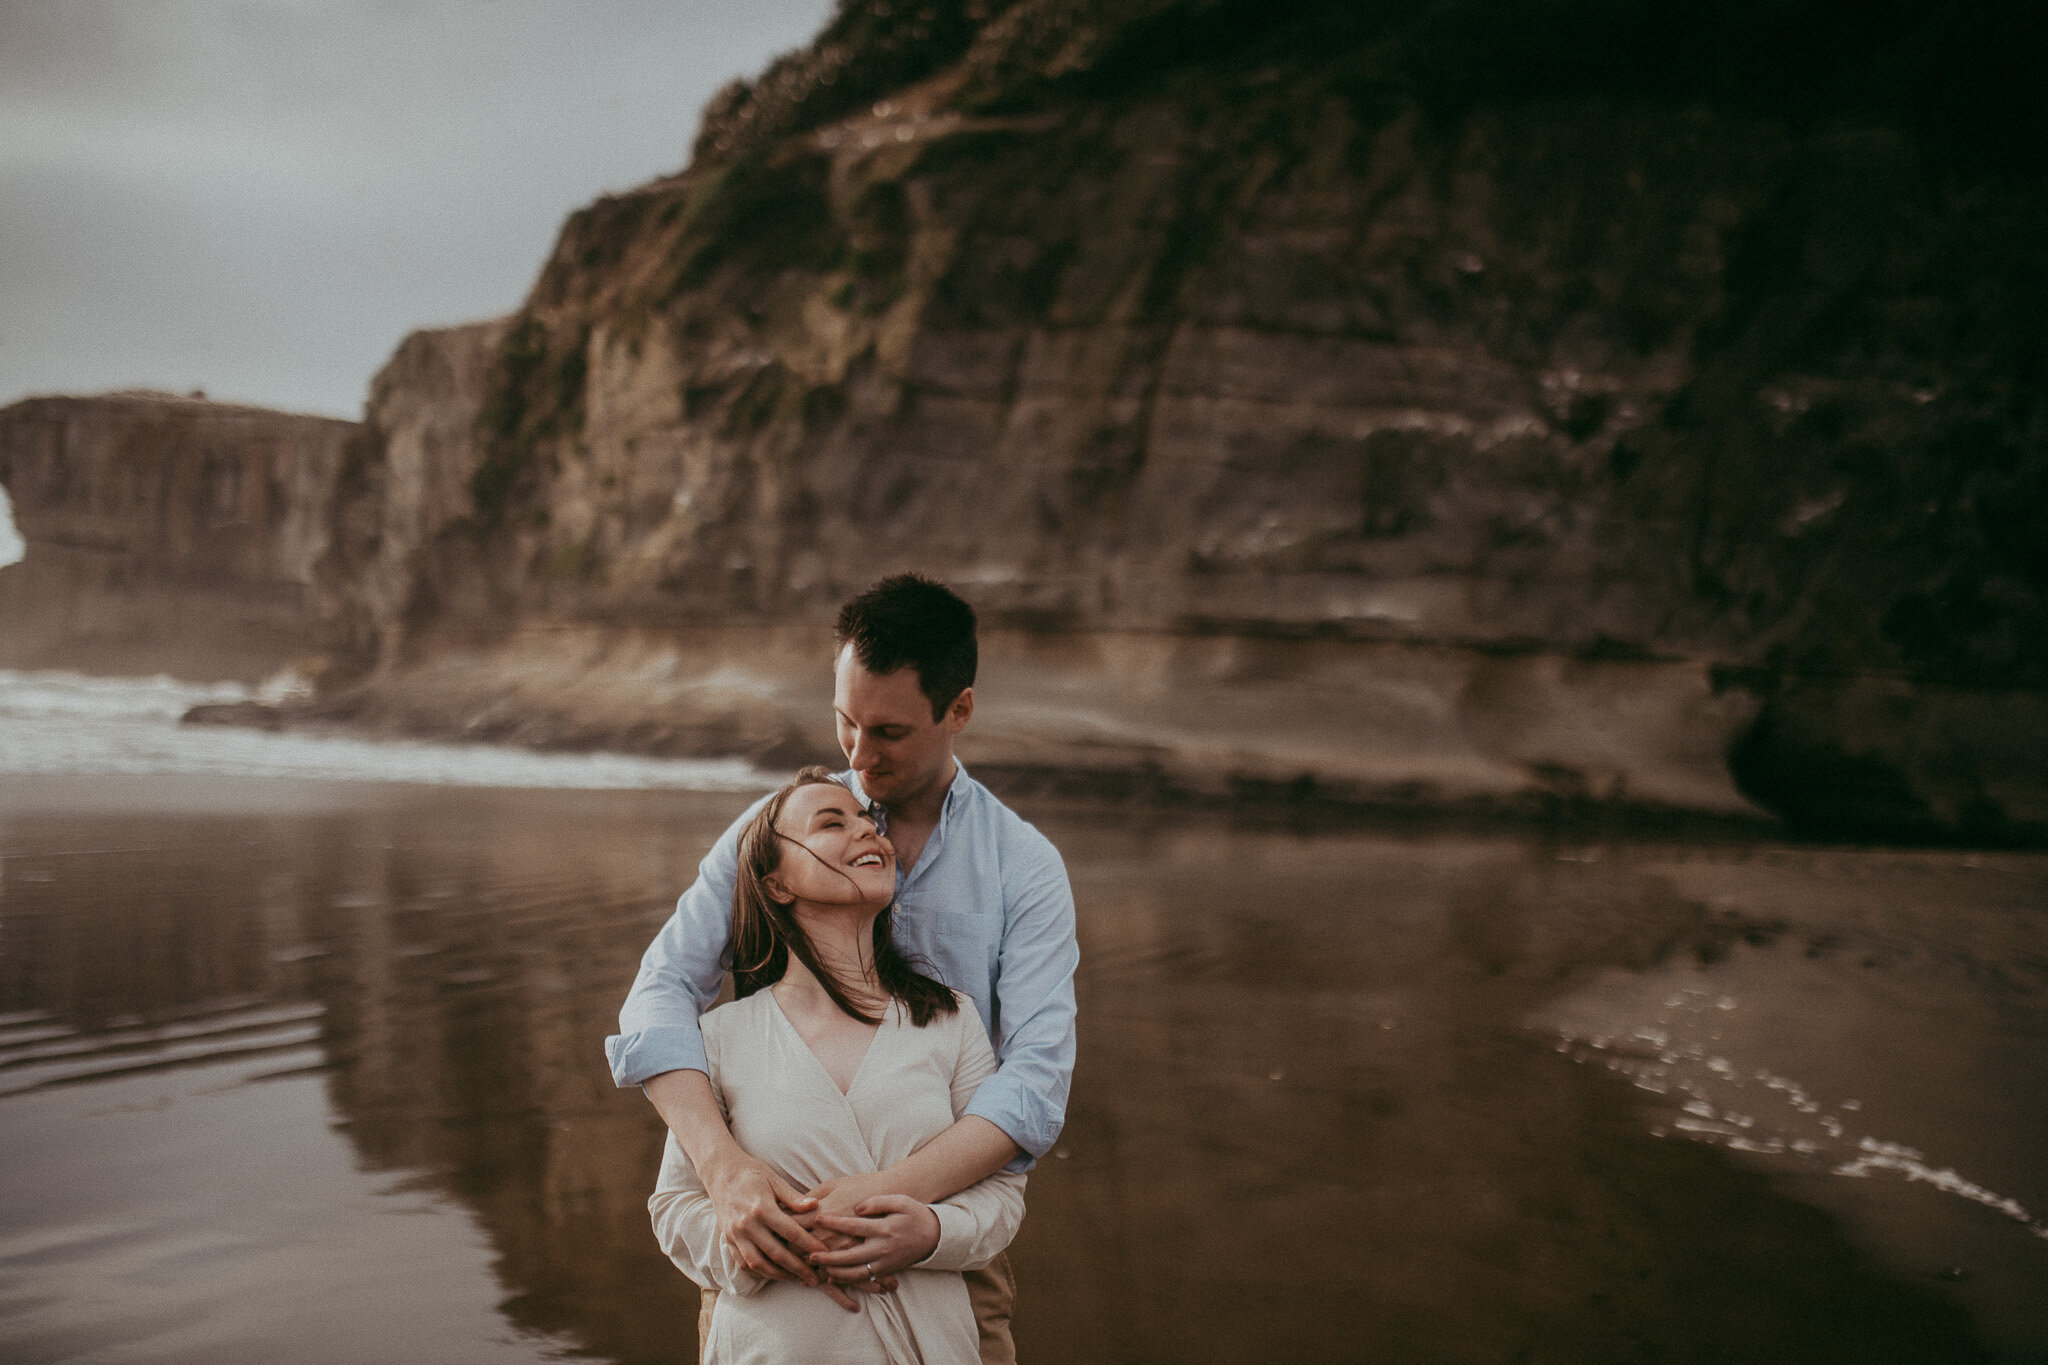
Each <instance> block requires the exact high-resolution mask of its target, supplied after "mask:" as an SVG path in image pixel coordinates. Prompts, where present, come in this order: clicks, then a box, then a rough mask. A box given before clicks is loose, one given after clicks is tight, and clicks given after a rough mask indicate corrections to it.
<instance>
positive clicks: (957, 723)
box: [944, 687, 974, 735]
mask: <svg viewBox="0 0 2048 1365" xmlns="http://www.w3.org/2000/svg"><path fill="white" fill-rule="evenodd" d="M973 714H974V689H973V688H971V687H963V688H961V689H960V695H959V696H957V697H955V698H953V704H952V705H951V706H949V707H947V708H946V719H945V722H944V724H945V726H946V728H947V729H948V730H950V731H952V732H953V733H954V734H956V735H957V734H959V733H960V732H961V731H962V730H964V729H966V728H967V721H968V718H969V717H971V716H973Z"/></svg>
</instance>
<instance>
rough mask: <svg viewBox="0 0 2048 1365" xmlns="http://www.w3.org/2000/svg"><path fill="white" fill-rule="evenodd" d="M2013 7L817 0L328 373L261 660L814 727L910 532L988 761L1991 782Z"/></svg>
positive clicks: (691, 731) (1840, 782) (2009, 549)
mask: <svg viewBox="0 0 2048 1365" xmlns="http://www.w3.org/2000/svg"><path fill="white" fill-rule="evenodd" d="M2030 13H2031V12H2030V11H2029V10H2027V8H2026V7H2024V6H2020V5H2011V4H2002V3H1996V2H1995V0H1970V3H1967V4H1965V5H1963V6H1961V7H1960V8H1952V9H1950V10H1946V11H1943V12H1942V14H1941V15H1940V16H1938V17H1937V16H1933V15H1922V14H1919V13H1917V12H1909V10H1908V9H1906V8H1905V7H1882V6H1881V7H1880V8H1879V9H1878V10H1876V11H1872V10H1870V9H1868V8H1867V7H1853V8H1852V7H1849V6H1847V5H1844V4H1840V3H1822V0H1800V2H1799V3H1793V4H1785V3H1780V2H1779V0H1772V2H1771V3H1765V0H1733V2H1732V3H1727V4H1720V5H1715V6H1705V5H1693V4H1678V5H1675V6H1663V7H1652V8H1645V7H1631V6H1615V5H1611V4H1605V3H1596V2H1595V0H1556V3H1553V4H1547V5H1543V6H1537V7H1527V6H1524V7H1491V8H1487V7H1476V6H1471V5H1469V4H1464V3H1458V2H1457V0H1409V2H1408V3H1402V4H1394V5H1385V6H1360V5H1356V4H1352V3H1349V2H1348V0H1282V2H1281V3H1248V2H1247V0H1010V2H1008V3H1006V2H1005V0H923V2H922V3H909V4H903V3H897V2H896V0H890V3H886V4H885V3H882V0H849V2H848V3H846V4H844V5H842V7H841V8H840V9H839V11H838V12H837V13H836V14H835V17H834V18H833V19H832V21H831V22H830V23H829V24H828V26H827V28H826V30H825V31H824V33H823V34H821V36H820V37H819V39H818V40H817V42H816V43H814V44H813V45H812V46H811V47H810V48H808V49H806V50H805V51H803V52H799V53H794V54H791V55H790V56H788V57H786V58H783V59H781V60H780V61H778V62H777V63H776V64H775V65H774V66H772V67H771V68H770V69H769V71H768V72H767V73H765V74H764V75H763V76H762V77H761V78H760V79H759V80H758V81H755V82H751V83H748V82H742V83H738V84H736V85H735V86H733V87H732V88H730V89H728V90H727V91H725V92H723V93H722V94H721V95H720V96H719V98H718V99H717V100H716V101H715V102H714V104H713V106H712V108H711V109H710V110H708V111H707V113H706V117H705V122H704V128H703V133H702V136H701V137H700V139H699V142H698V146H697V149H696V156H695V160H694V161H693V163H692V164H691V166H690V167H689V168H688V169H687V170H685V171H684V172H682V173H680V174H678V175H676V176H673V177H669V178H666V179H663V180H659V181H656V182H654V183H652V184H649V185H646V186H643V187H641V188H639V189H637V190H634V191H631V192H628V193H625V194H620V195H616V196H611V197H608V198H605V199H602V200H600V201H598V202H597V203H595V204H592V205H590V206H588V207H587V208H584V209H582V210H580V211H579V212H577V213H575V214H574V215H572V216H571V217H570V219H569V221H568V223H567V224H566V226H565V227H564V229H563V232H562V235H561V238H560V240H559V242H558V243H557V245H556V248H555V251H554V253H553V255H552V256H551V258H550V260H549V261H548V263H547V265H546V267H545V268H544V270H543V271H542V273H541V276H540V278H539V280H538V281H537V282H536V284H535V286H534V289H533V292H532V294H531V295H530V297H529V298H528V300H527V302H526V304H525V306H524V307H523V308H522V309H521V310H520V311H519V312H518V313H517V314H516V315H515V316H513V317H511V318H509V319H504V320H501V321H497V322H491V323H484V324H479V325H476V326H473V327H468V328H458V329H451V330H447V331H440V332H427V333H421V334H418V335H416V336H414V337H412V338H410V339H408V340H407V342H406V343H405V344H404V345H403V346H402V347H401V348H400V350H399V352H398V353H397V354H396V355H395V356H394V357H393V359H392V361H391V362H390V364H389V365H387V367H386V368H385V370H384V371H383V372H382V373H381V374H380V375H379V376H378V378H377V380H376V382H375V384H374V386H373V389H372V393H371V398H370V402H369V405H368V409H367V412H366V422H365V433H364V435H363V438H362V440H361V442H360V443H359V444H358V445H356V446H353V447H351V452H350V454H349V456H348V458H347V459H346V460H344V461H342V462H341V463H340V464H339V465H338V466H337V467H336V474H335V489H336V495H335V497H334V499H333V502H332V505H331V507H330V509H329V516H328V519H327V530H326V532H325V536H326V539H325V542H324V550H323V552H322V553H321V556H320V560H319V564H318V567H317V570H315V571H313V573H312V577H313V578H314V580H315V581H317V583H318V585H319V595H320V617H321V621H322V627H321V628H322V630H323V631H324V632H325V635H324V639H325V640H326V642H327V645H328V649H329V657H330V659H331V661H332V664H333V666H332V667H331V668H330V670H329V671H328V673H327V674H326V675H325V677H324V679H323V697H322V700H321V702H320V704H319V708H320V709H321V710H322V711H323V712H324V713H325V714H327V715H331V716H341V717H353V718H355V719H356V720H358V721H363V722H374V723H380V724H387V725H393V726H398V727H401V728H406V729H414V730H429V731H436V732H443V733H447V732H454V733H461V734H467V735H474V736H479V737H491V738H503V739H511V740H517V741H522V742H527V743H538V744H563V745H590V744H611V745H626V746H630V747H634V748H639V749H645V750H653V751H659V752H703V751H709V750H719V751H725V752H742V753H748V754H752V755H754V756H756V757H758V758H760V759H762V760H763V761H764V762H773V763H785V762H793V761H795V760H796V759H798V758H800V757H806V756H811V755H822V754H829V753H830V752H831V750H832V747H833V746H832V736H831V731H830V727H829V725H827V724H826V723H825V722H826V719H827V714H826V711H825V708H824V706H823V705H822V687H821V680H822V672H823V655H824V653H825V649H826V646H825V639H826V635H825V630H826V625H827V623H828V622H829V619H830V613H831V610H832V608H833V606H834V605H835V604H836V603H837V602H838V601H840V600H841V599H842V598H843V597H845V596H846V595H848V594H849V593H851V592H853V591H856V590H858V589H859V588H860V587H862V586H864V585H865V584H866V583H868V582H870V581H872V580H873V579H875V578H876V577H878V576H880V575H882V574H885V573H888V572H893V571H897V570H902V569H917V570H921V571H925V572H928V573H932V574H935V575H938V576H940V577H943V578H945V579H947V580H948V581H950V582H952V583H954V584H956V585H957V586H958V587H960V588H961V590H962V591H963V592H965V593H966V594H967V595H968V596H969V597H970V598H971V599H972V600H973V601H974V602H975V604H976V605H977V607H978V608H980V610H981V612H982V614H983V619H984V622H985V624H986V627H987V630H986V645H985V655H984V657H985V660H986V662H985V672H984V682H985V687H984V689H983V690H984V693H985V702H986V704H985V705H984V707H983V709H982V711H981V712H980V713H979V714H978V716H977V719H976V724H975V727H974V729H973V730H972V731H970V736H971V742H970V744H969V747H968V750H967V752H968V756H969V760H970V762H971V763H973V764H974V765H975V766H976V768H977V770H978V771H984V772H987V771H991V770H1005V771H1007V773H1008V775H1009V776H1010V777H1011V778H1012V780H1025V779H1027V778H1028V779H1031V780H1035V781H1043V782H1047V783H1051V784H1054V785H1062V786H1075V785H1077V786H1081V787H1085V788H1088V789H1091V790H1107V791H1119V792H1156V793H1195V794H1209V795H1216V796H1224V797H1229V796H1260V797H1277V798H1283V799H1311V800H1314V799H1324V798H1329V799H1336V800H1342V801H1348V802H1366V803H1372V804H1378V805H1383V806H1404V807H1428V808H1445V807H1449V808H1462V809H1473V810H1503V809H1504V810H1510V811H1518V812H1544V811H1586V810H1597V809H1606V808H1617V807H1626V808H1635V809H1647V810H1659V811H1673V810H1679V811H1695V812H1710V813H1714V814H1717V815H1732V816H1755V815H1756V814H1757V812H1758V808H1759V806H1761V807H1763V808H1766V809H1768V810H1771V811H1774V812H1777V813H1779V814H1781V815H1784V816H1786V817H1789V818H1790V819H1792V820H1793V821H1794V822H1795V823H1797V824H1799V825H1801V826H1802V827H1805V828H1808V829H1812V830H1815V831H1819V832H1826V833H1831V834H1834V833H1846V834H1874V835H1881V836H1886V837H1891V836H1905V837H1915V838H1921V837H1965V838H1971V839H1986V840H2027V839H2036V838H2041V837H2044V836H2048V776H2044V775H2048V533H2044V526H2048V404H2044V395H2048V383H2044V379H2048V375H2044V357H2048V265H2044V258H2043V257H2042V255H2041V253H2040V252H2039V250H2038V243H2039V242H2040V241H2041V240H2043V239H2044V238H2048V153H2044V148H2048V117H2044V109H2048V101H2044V99H2043V96H2042V92H2041V85H2040V82H2039V81H2038V79H2037V78H2036V75H2037V72H2038V70H2039V69H2040V68H2041V66H2042V65H2043V60H2042V59H2043V57H2044V55H2048V54H2044V49H2043V45H2042V41H2041V34H2040V28H2041V26H2040V25H2038V24H2037V23H2034V22H2032V21H2031V20H2030ZM26 522H27V518H26V517H25V518H24V524H25V525H26ZM34 554H35V551H34V550H33V549H32V551H31V558H32V560H33V558H34ZM293 581H295V582H297V581H302V580H300V579H294V580H293Z"/></svg>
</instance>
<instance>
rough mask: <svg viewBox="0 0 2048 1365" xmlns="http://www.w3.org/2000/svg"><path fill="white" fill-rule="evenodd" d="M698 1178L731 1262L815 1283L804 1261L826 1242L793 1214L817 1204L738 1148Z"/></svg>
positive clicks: (769, 1274) (770, 1277)
mask: <svg viewBox="0 0 2048 1365" xmlns="http://www.w3.org/2000/svg"><path fill="white" fill-rule="evenodd" d="M698 1174H699V1175H700V1176H702V1177H703V1180H704V1192H705V1193H706V1194H707V1195H709V1196H710V1198H711V1210H712V1212H713V1213H714V1214H716V1215H717V1217H718V1235H719V1237H720V1239H721V1240H723V1241H724V1243H725V1245H726V1247H727V1249H728V1250H730V1251H731V1252H732V1254H733V1257H734V1259H735V1260H737V1261H738V1262H739V1263H740V1264H741V1265H743V1266H745V1267H746V1268H747V1269H748V1271H750V1272H751V1273H753V1274H755V1275H759V1276H761V1277H762V1278H763V1279H768V1280H797V1281H801V1282H802V1283H804V1284H808V1285H815V1284H817V1283H818V1272H817V1271H815V1270H814V1269H812V1268H811V1266H810V1265H809V1264H808V1263H807V1261H806V1258H807V1257H810V1256H812V1255H814V1254H816V1253H819V1252H822V1251H824V1250H825V1244H824V1243H823V1242H820V1241H819V1240H818V1239H817V1238H815V1237H813V1236H812V1235H811V1234H810V1232H809V1231H808V1230H807V1229H806V1228H805V1227H804V1225H803V1223H802V1222H800V1221H798V1219H797V1218H796V1217H794V1216H793V1215H796V1214H806V1213H811V1212H813V1211H815V1210H816V1208H817V1201H816V1200H814V1199H812V1198H811V1197H810V1196H809V1195H807V1194H804V1193H803V1192H802V1191H801V1190H798V1189H796V1188H795V1187H794V1186H792V1185H791V1184H789V1182H788V1181H786V1180H784V1179H783V1178H782V1177H781V1176H779V1175H777V1174H776V1173H775V1172H774V1170H772V1169H771V1168H770V1167H769V1165H768V1163H767V1162H765V1161H761V1160H759V1159H757V1158H755V1157H752V1156H749V1155H748V1154H747V1153H746V1152H745V1151H743V1150H741V1149H740V1148H739V1147H737V1146H734V1147H732V1148H731V1149H730V1151H729V1152H727V1153H724V1154H721V1156H720V1157H719V1158H718V1160H716V1161H714V1162H713V1163H711V1164H710V1166H709V1167H707V1168H700V1169H699V1171H698ZM847 1306H848V1307H851V1304H848V1305H847Z"/></svg>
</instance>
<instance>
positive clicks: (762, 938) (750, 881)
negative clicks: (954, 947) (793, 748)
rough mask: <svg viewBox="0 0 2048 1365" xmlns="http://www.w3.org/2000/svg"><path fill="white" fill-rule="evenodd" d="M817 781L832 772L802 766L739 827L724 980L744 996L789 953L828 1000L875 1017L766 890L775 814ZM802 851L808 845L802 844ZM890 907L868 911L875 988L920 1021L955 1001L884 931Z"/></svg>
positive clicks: (777, 840) (775, 844)
mask: <svg viewBox="0 0 2048 1365" xmlns="http://www.w3.org/2000/svg"><path fill="white" fill-rule="evenodd" d="M819 782H831V783H833V784H834V785H837V783H838V779H837V778H835V777H833V776H832V774H831V773H830V772H828V771H826V770H825V769H824V768H805V769H804V770H803V771H801V772H799V773H798V774H797V775H796V778H795V780H794V781H792V782H791V783H790V784H789V785H788V786H786V787H784V788H783V789H782V790H781V791H779V792H777V793H775V795H774V796H772V797H770V798H769V799H768V804H767V805H765V806H763V807H761V809H760V812H759V813H758V814H756V815H755V816H754V818H753V819H752V820H751V821H749V822H748V823H747V827H746V829H745V830H743V831H741V833H740V848H739V861H740V865H739V875H738V876H737V877H736V878H735V879H734V881H733V888H732V964H733V965H732V981H733V994H734V995H735V996H737V997H738V998H739V999H742V1000H744V999H746V998H747V997H748V996H750V995H752V994H753V993H754V992H755V991H758V990H762V989H764V988H765V987H768V986H772V985H774V984H775V983H776V982H778V981H780V980H782V976H783V973H784V972H787V971H788V970H789V955H790V954H791V953H795V954H796V956H797V960H798V961H800V962H802V963H803V964H804V966H806V967H809V968H810V969H811V975H812V976H815V977H816V978H818V984H819V985H821V986H823V987H824V988H825V994H827V995H829V996H831V997H832V1003H833V1004H835V1005H837V1006H839V1008H840V1009H842V1010H844V1011H846V1013H848V1014H850V1015H852V1016H853V1017H854V1018H856V1019H858V1020H860V1021H861V1022H862V1023H864V1024H879V1023H881V1022H882V1021H881V1020H880V1019H879V1018H876V1017H875V1016H873V1015H870V1014H865V1013H863V1012H862V1011H861V1010H859V1009H857V1008H856V1007H855V1006H854V1003H853V1000H852V998H851V997H850V996H849V995H848V994H847V992H846V987H845V985H844V984H843V983H842V982H841V981H840V979H839V978H838V976H837V975H835V974H834V973H832V972H831V971H828V970H827V969H826V968H825V966H824V964H822V963H821V962H819V961H818V953H817V950H816V949H815V948H813V947H812V946H811V937H810V935H809V934H806V933H805V932H804V930H803V926H802V925H800V924H798V923H797V922H796V916H795V914H794V913H792V911H791V908H790V907H789V906H787V905H783V904H779V903H778V902H777V901H776V900H775V898H774V897H773V896H771V895H769V894H768V886H767V879H768V876H769V874H770V873H772V872H774V871H775V869H776V868H778V867H780V866H782V846H783V843H784V842H785V839H786V838H787V836H783V835H779V834H778V833H777V831H776V829H775V822H776V821H777V820H779V819H781V818H782V808H783V807H784V806H786V805H788V804H789V798H790V795H791V793H793V792H795V791H796V790H797V789H798V788H800V787H809V786H813V785H815V784H817V783H819ZM807 851H808V850H807ZM895 909H896V907H895V906H894V905H891V906H889V907H888V908H887V909H885V910H883V911H882V913H881V914H879V915H877V916H875V979H876V980H877V981H879V982H880V983H881V986H882V989H883V990H885V991H887V992H888V993H889V994H890V995H892V996H894V997H895V998H896V999H898V1000H901V1001H902V1002H903V1004H904V1006H905V1007H906V1008H908V1009H909V1011H910V1022H911V1023H913V1024H915V1025H916V1026H917V1027H919V1028H923V1027H924V1026H925V1025H926V1024H929V1023H930V1022H931V1021H932V1020H933V1019H935V1018H937V1017H938V1016H940V1015H942V1014H951V1013H952V1012H953V1011H954V1010H955V1009H957V1008H958V1004H957V1002H956V1001H955V1000H954V999H953V992H951V991H949V990H947V989H946V988H945V987H944V986H942V985H940V984H939V983H938V982H936V981H934V980H932V979H931V978H930V977H928V976H925V975H923V974H921V973H920V972H918V970H917V969H916V968H915V967H913V966H912V965H911V963H910V959H908V958H906V957H905V956H904V955H903V954H902V953H900V952H898V951H897V949H896V944H895V943H894V942H893V941H892V940H891V939H890V937H889V922H890V920H891V919H892V918H893V916H894V913H895Z"/></svg>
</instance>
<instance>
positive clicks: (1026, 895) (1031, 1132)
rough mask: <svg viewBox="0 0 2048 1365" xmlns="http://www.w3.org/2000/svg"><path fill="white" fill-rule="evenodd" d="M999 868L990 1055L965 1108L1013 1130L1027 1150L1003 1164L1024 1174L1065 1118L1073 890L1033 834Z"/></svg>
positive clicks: (1075, 954)
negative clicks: (1012, 862) (995, 1060)
mask: <svg viewBox="0 0 2048 1365" xmlns="http://www.w3.org/2000/svg"><path fill="white" fill-rule="evenodd" d="M1021 842H1022V844H1023V847H1022V848H1020V849H1018V850H1017V851H1016V852H1017V860H1018V861H1017V866H1015V868H1014V869H1013V868H1011V867H1005V868H1004V869H1003V872H1004V877H1003V882H1004V887H1005V900H1006V903H1005V905H1004V907H1003V940H1002V951H1001V955H1000V966H999V967H998V968H997V977H996V983H995V994H996V1002H997V1007H996V1011H995V1012H996V1039H995V1043H996V1055H997V1056H998V1057H999V1058H1001V1059H1002V1060H1001V1064H1000V1065H999V1066H998V1067H997V1069H996V1073H995V1074H994V1075H993V1076H990V1077H989V1078H988V1079H987V1080H985V1081H983V1082H982V1083H981V1086H980V1088H978V1089H977V1090H976V1091H975V1092H974V1099H973V1100H972V1101H971V1102H970V1103H969V1104H968V1106H967V1112H968V1113H970V1114H976V1115H979V1116H980V1117H982V1118H985V1119H987V1120H988V1121H989V1122H990V1123H993V1124H994V1125H995V1126H996V1127H998V1128H1000V1129H1002V1130H1003V1131H1004V1132H1005V1133H1007V1134H1009V1135H1010V1137H1011V1139H1012V1140H1013V1141H1015V1142H1016V1144H1017V1145H1018V1146H1019V1147H1021V1148H1023V1149H1024V1151H1025V1153H1026V1154H1027V1155H1025V1156H1020V1157H1018V1158H1017V1159H1016V1160H1014V1161H1012V1162H1011V1163H1010V1164H1009V1165H1008V1166H1006V1167H1005V1168H1004V1169H1005V1170H1009V1171H1013V1172H1023V1171H1028V1170H1030V1169H1031V1167H1032V1166H1033V1165H1034V1164H1035V1162H1036V1160H1037V1158H1039V1157H1042V1156H1044V1155H1045V1154H1046V1153H1047V1152H1049V1151H1051V1150H1052V1145H1053V1142H1054V1141H1055V1140H1056V1139H1057V1138H1058V1137H1059V1135H1060V1128H1061V1126H1062V1125H1063V1124H1064V1123H1065V1122H1066V1113H1067V1092H1068V1090H1069V1088H1070V1087H1071V1086H1072V1084H1073V1078H1074V1023H1075V1008H1074V968H1075V967H1076V966H1077V965H1078V964H1079V963H1080V958H1081V953H1080V947H1079V945H1078V943H1077V942H1076V939H1075V936H1074V892H1073V889H1072V887H1070V886H1069V885H1068V883H1067V869H1066V864H1065V863H1063V862H1062V861H1061V860H1060V855H1059V850H1058V849H1056V848H1054V847H1053V846H1052V843H1051V841H1050V840H1048V839H1046V838H1045V837H1044V836H1043V835H1041V834H1039V833H1038V832H1037V831H1035V830H1033V831H1030V834H1029V837H1028V838H1027V839H1025V840H1023V841H1021Z"/></svg>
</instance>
